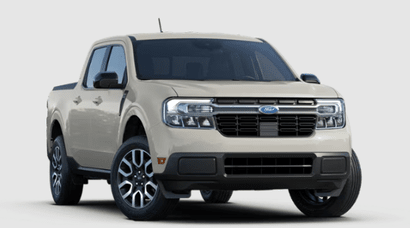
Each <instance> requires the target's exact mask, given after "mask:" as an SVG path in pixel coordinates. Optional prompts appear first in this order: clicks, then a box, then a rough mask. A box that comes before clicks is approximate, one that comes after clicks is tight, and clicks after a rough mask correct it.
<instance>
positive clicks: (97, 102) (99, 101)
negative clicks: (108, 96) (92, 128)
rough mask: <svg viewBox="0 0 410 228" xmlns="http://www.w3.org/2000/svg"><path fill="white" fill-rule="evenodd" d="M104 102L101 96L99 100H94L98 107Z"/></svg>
mask: <svg viewBox="0 0 410 228" xmlns="http://www.w3.org/2000/svg"><path fill="white" fill-rule="evenodd" d="M102 102H103V100H102V99H101V96H98V97H97V98H95V99H94V100H93V103H94V104H95V105H97V106H98V105H100V104H101V103H102Z"/></svg>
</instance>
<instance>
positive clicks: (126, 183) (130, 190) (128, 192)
mask: <svg viewBox="0 0 410 228" xmlns="http://www.w3.org/2000/svg"><path fill="white" fill-rule="evenodd" d="M125 185H129V186H130V188H129V190H128V191H127V192H126V193H125V194H123V195H121V196H122V198H123V199H125V198H127V197H128V196H129V195H130V194H131V193H132V183H131V182H129V181H127V180H125V181H123V182H122V183H121V184H120V185H118V188H119V189H120V190H121V189H122V187H124V186H125Z"/></svg>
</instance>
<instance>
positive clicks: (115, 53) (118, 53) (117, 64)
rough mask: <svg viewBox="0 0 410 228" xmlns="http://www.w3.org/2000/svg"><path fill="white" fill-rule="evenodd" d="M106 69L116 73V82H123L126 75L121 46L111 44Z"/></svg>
mask: <svg viewBox="0 0 410 228" xmlns="http://www.w3.org/2000/svg"><path fill="white" fill-rule="evenodd" d="M107 71H111V72H115V73H117V75H118V82H119V83H120V84H121V83H124V81H123V80H124V77H125V76H126V72H125V71H126V62H125V53H124V48H123V47H122V46H113V47H112V50H111V54H110V59H109V60H108V65H107Z"/></svg>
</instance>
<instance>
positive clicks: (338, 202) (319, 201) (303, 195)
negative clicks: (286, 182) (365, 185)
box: [289, 151, 362, 217]
mask: <svg viewBox="0 0 410 228" xmlns="http://www.w3.org/2000/svg"><path fill="white" fill-rule="evenodd" d="M350 171H351V175H350V177H349V178H348V179H347V181H346V184H345V186H344V188H343V190H342V192H341V193H340V195H339V196H338V197H319V196H316V195H315V194H314V191H313V190H289V193H290V196H291V198H292V200H293V202H294V203H295V205H296V207H297V208H298V209H299V210H300V211H301V212H303V213H304V214H305V215H307V216H312V217H339V216H341V215H343V214H344V213H346V212H347V211H349V209H350V208H351V207H352V206H353V204H354V203H355V202H356V199H357V197H358V196H359V192H360V186H361V183H362V173H361V169H360V164H359V160H358V158H357V156H356V153H355V152H354V151H352V157H351V166H350Z"/></svg>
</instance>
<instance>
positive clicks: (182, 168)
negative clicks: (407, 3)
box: [47, 33, 361, 220]
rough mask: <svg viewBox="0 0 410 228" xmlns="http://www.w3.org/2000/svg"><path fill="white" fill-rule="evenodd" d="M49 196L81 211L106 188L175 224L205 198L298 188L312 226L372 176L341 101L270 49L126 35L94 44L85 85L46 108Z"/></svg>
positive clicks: (297, 199) (225, 39)
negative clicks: (95, 184)
mask: <svg viewBox="0 0 410 228" xmlns="http://www.w3.org/2000/svg"><path fill="white" fill-rule="evenodd" d="M47 109H48V112H47V155H48V159H49V160H50V187H51V193H52V196H53V199H54V201H55V203H56V204H58V205H67V204H77V203H78V202H79V200H80V198H81V194H82V190H83V185H84V184H87V183H88V180H93V179H105V180H107V182H108V183H109V184H110V185H111V190H112V194H113V197H114V200H115V202H116V204H117V206H118V208H119V209H120V210H121V211H122V212H123V213H124V214H125V215H126V216H127V217H128V218H130V219H133V220H158V219H162V218H165V216H166V215H167V214H169V213H170V212H171V211H172V209H173V208H174V207H175V205H176V204H177V202H178V201H179V199H180V198H188V197H190V195H191V191H192V190H200V192H201V195H202V197H203V199H204V200H205V202H208V203H226V202H228V201H229V199H230V197H231V195H232V193H233V191H234V190H271V189H289V193H290V196H291V199H292V200H293V202H294V204H295V205H296V206H297V208H298V209H299V210H300V211H301V212H303V213H304V214H305V215H307V216H320V217H335V216H341V215H343V214H344V213H346V212H347V211H348V210H349V209H350V208H351V207H352V206H353V204H354V203H355V201H356V199H357V197H358V195H359V191H360V186H361V169H360V165H359V161H358V159H357V156H356V154H355V152H354V151H353V149H352V145H351V133H350V126H349V122H348V120H347V117H346V107H345V102H344V100H343V98H342V96H341V95H340V94H339V93H338V92H337V91H336V90H334V89H333V88H331V87H328V86H325V85H322V84H320V81H319V80H318V78H317V77H316V76H315V75H313V74H302V75H301V76H300V77H299V76H296V74H295V73H294V71H293V70H292V69H291V68H290V66H289V65H288V64H287V63H286V61H285V60H284V59H283V57H282V56H281V55H280V54H279V53H278V52H277V51H276V50H275V49H274V48H273V47H272V46H271V45H270V44H268V43H267V42H266V41H265V40H263V39H259V38H252V37H244V36H238V35H224V34H198V33H157V34H136V35H130V36H119V37H113V38H108V39H103V40H100V41H97V42H95V43H94V45H93V46H92V48H91V50H90V52H89V54H88V57H87V61H86V62H85V65H84V67H83V70H82V72H81V76H80V79H79V81H78V82H76V83H71V84H66V85H61V86H56V87H54V88H53V90H52V91H51V93H50V95H49V97H48V101H47Z"/></svg>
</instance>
